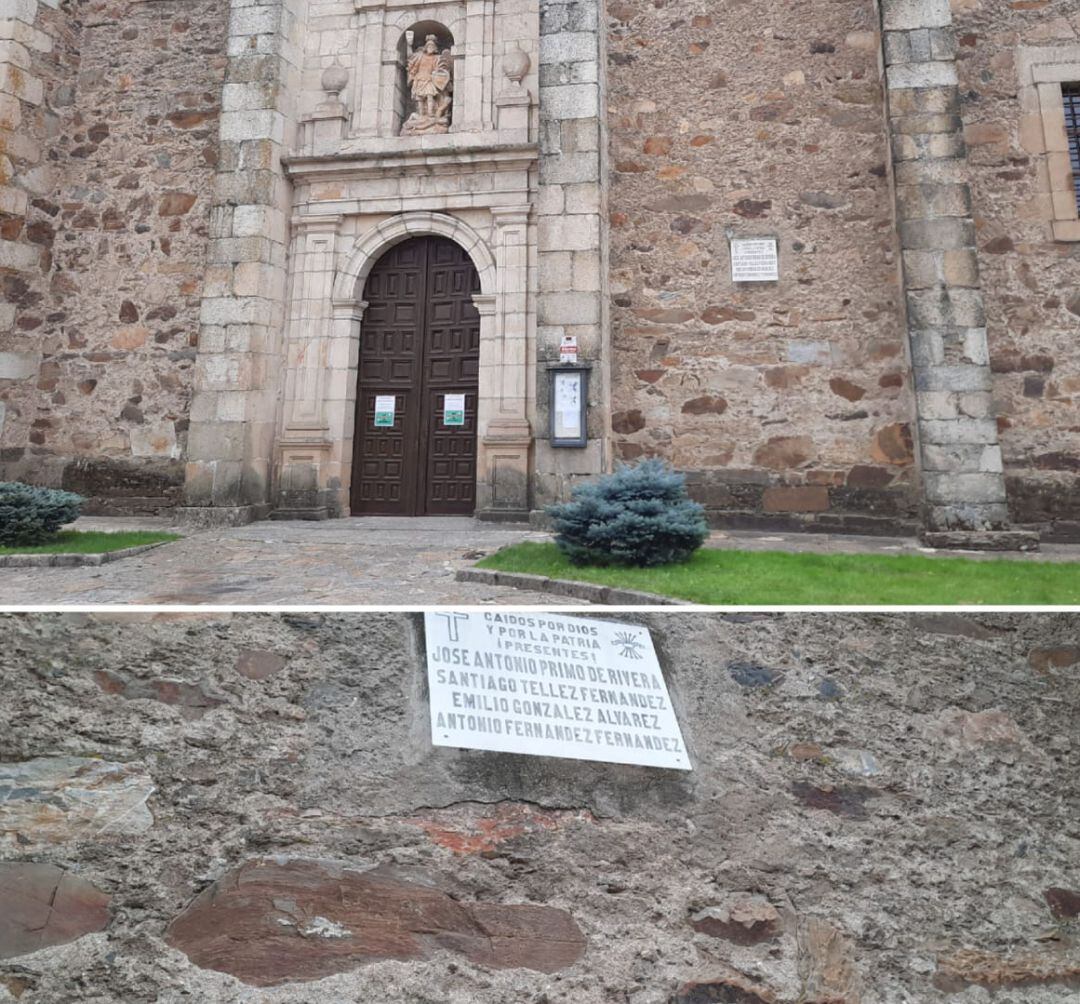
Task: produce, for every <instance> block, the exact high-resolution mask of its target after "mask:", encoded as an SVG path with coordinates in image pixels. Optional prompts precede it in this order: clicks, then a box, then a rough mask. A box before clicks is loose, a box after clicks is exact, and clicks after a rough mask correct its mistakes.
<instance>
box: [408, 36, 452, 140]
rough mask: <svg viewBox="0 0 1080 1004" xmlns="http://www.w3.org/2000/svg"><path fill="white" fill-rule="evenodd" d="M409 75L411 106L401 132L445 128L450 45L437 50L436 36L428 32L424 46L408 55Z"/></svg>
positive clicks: (448, 105)
mask: <svg viewBox="0 0 1080 1004" xmlns="http://www.w3.org/2000/svg"><path fill="white" fill-rule="evenodd" d="M408 79H409V88H410V90H411V91H412V99H413V105H414V110H413V113H412V115H410V116H409V118H408V119H407V120H406V122H405V124H404V125H403V126H402V127H401V131H402V133H404V134H408V135H417V134H420V133H440V132H447V131H448V130H449V128H450V104H451V95H452V94H453V93H454V63H453V60H452V59H451V58H450V50H449V49H444V50H443V51H442V52H439V40H438V38H436V37H435V36H434V35H428V37H427V38H426V39H425V40H424V44H423V46H422V47H421V48H419V49H417V50H416V51H415V52H414V53H413V54H412V56H410V57H409V71H408Z"/></svg>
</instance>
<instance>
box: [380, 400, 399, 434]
mask: <svg viewBox="0 0 1080 1004" xmlns="http://www.w3.org/2000/svg"><path fill="white" fill-rule="evenodd" d="M395 410H396V398H395V397H394V395H393V394H386V395H383V394H377V395H376V396H375V428H376V429H392V428H393V427H394V412H395Z"/></svg>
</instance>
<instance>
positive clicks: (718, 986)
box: [668, 975, 777, 1004]
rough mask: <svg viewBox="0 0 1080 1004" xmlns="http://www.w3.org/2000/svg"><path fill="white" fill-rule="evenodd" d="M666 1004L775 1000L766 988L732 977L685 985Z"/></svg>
mask: <svg viewBox="0 0 1080 1004" xmlns="http://www.w3.org/2000/svg"><path fill="white" fill-rule="evenodd" d="M668 1004H777V1000H776V997H775V995H774V994H773V993H771V992H770V991H769V990H768V989H767V988H765V987H762V986H759V985H756V984H754V983H753V982H751V981H750V980H748V979H746V978H744V977H742V976H738V975H732V976H728V977H722V978H721V979H716V980H707V981H703V982H694V983H685V984H683V986H681V987H680V988H679V989H678V991H677V992H676V993H675V994H673V995H672V996H671V997H669V998H668Z"/></svg>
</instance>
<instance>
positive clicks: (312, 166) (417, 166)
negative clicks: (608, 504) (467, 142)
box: [281, 143, 540, 181]
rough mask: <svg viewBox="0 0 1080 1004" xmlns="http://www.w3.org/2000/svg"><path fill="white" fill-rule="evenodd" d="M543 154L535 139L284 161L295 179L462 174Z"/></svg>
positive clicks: (524, 163) (525, 163)
mask: <svg viewBox="0 0 1080 1004" xmlns="http://www.w3.org/2000/svg"><path fill="white" fill-rule="evenodd" d="M539 158H540V149H539V147H537V146H536V145H535V144H533V143H505V144H499V145H479V144H478V145H476V146H463V147H454V148H446V149H416V150H396V151H395V150H393V149H390V148H383V149H381V150H379V151H372V152H363V153H360V152H355V153H353V152H347V153H337V154H320V155H316V156H291V157H283V158H282V160H281V162H282V164H283V166H284V168H285V171H286V173H287V174H288V175H289V177H291V178H294V179H296V180H305V179H312V180H315V179H318V180H320V181H323V180H330V179H348V178H356V177H383V176H387V175H390V176H394V177H399V176H401V175H403V174H427V173H428V172H429V171H430V170H431V169H432V168H440V169H445V168H447V167H456V168H457V169H458V172H459V173H461V174H476V173H479V172H481V171H520V170H528V169H529V168H530V167H532V166H533V165H534V164H535V163H536V162H537V161H538V160H539Z"/></svg>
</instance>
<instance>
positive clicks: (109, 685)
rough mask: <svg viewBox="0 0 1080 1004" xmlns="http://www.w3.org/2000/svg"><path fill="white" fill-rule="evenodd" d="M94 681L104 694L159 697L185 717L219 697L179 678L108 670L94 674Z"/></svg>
mask: <svg viewBox="0 0 1080 1004" xmlns="http://www.w3.org/2000/svg"><path fill="white" fill-rule="evenodd" d="M94 679H95V680H96V681H97V685H98V686H99V687H100V688H101V689H102V690H103V691H105V693H107V694H116V695H117V696H119V697H124V698H126V699H127V700H129V701H160V702H161V703H162V704H170V705H172V706H173V707H177V708H179V709H180V713H181V714H182V715H183V716H184V717H185V718H200V717H201V716H202V715H204V714H205V713H206V712H207V711H209V710H210V709H211V708H213V707H216V706H217V705H219V704H221V699H220V698H217V697H213V696H211V695H210V694H207V693H206V692H205V691H204V690H203V688H202V687H200V686H199V685H198V684H194V683H186V682H185V681H183V680H167V679H150V680H143V679H134V680H132V679H124V678H123V677H120V676H117V675H115V674H114V673H110V672H109V671H108V670H105V669H99V670H98V671H97V673H95V674H94Z"/></svg>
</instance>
